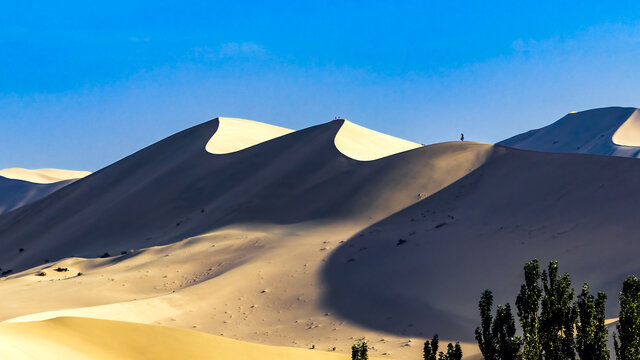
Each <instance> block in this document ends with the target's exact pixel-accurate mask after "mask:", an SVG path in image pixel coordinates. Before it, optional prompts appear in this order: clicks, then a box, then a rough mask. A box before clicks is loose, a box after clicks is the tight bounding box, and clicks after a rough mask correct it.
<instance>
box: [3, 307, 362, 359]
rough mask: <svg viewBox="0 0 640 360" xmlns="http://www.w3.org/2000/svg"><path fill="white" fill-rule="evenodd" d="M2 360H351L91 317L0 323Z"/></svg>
mask: <svg viewBox="0 0 640 360" xmlns="http://www.w3.org/2000/svg"><path fill="white" fill-rule="evenodd" d="M0 358H2V359H5V360H22V359H65V360H68V359H101V360H102V359H118V360H119V359H132V360H133V359H157V360H160V359H167V360H169V359H171V360H173V359H184V360H195V359H203V360H204V359H218V360H236V359H246V360H253V359H255V360H258V359H266V360H280V359H282V360H286V359H291V360H294V359H295V360H297V359H309V360H334V359H335V360H339V359H345V360H346V359H350V358H351V357H350V356H349V355H340V354H335V353H329V352H322V351H317V350H306V349H299V348H291V347H275V346H266V345H258V344H250V343H246V342H241V341H236V340H231V339H226V338H223V337H219V336H213V335H209V334H205V333H202V332H196V331H189V330H180V329H175V328H170V327H164V326H154V325H142V324H134V323H128V322H119V321H108V320H96V319H87V318H72V317H71V318H70V317H67V318H56V319H52V320H47V321H42V322H27V323H17V324H0Z"/></svg>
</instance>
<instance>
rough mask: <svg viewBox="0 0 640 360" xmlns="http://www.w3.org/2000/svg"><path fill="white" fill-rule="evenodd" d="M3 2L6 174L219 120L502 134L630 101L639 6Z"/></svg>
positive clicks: (89, 163)
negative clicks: (339, 119) (338, 120)
mask: <svg viewBox="0 0 640 360" xmlns="http://www.w3.org/2000/svg"><path fill="white" fill-rule="evenodd" d="M528 3H529V4H528V5H522V4H518V2H515V1H505V2H487V1H460V2H455V1H441V2H433V1H432V2H428V1H404V2H402V4H401V5H399V4H397V1H388V2H376V1H362V2H355V1H324V2H316V3H315V4H311V3H308V2H304V1H300V2H294V1H286V2H282V1H268V2H267V1H265V2H257V1H255V2H252V1H246V2H241V1H236V2H232V1H226V2H215V1H172V2H164V1H147V2H136V1H108V2H106V1H105V2H97V1H90V2H89V1H55V2H54V1H29V2H26V1H14V2H8V1H3V2H2V3H0V54H1V56H0V168H5V167H14V166H20V167H28V168H37V167H59V168H71V169H83V170H84V169H86V170H97V169H99V168H102V167H104V166H106V165H108V164H110V163H112V162H114V161H116V160H119V159H120V158H122V157H124V156H126V155H128V154H130V153H132V152H134V151H136V150H138V149H140V148H142V147H144V146H146V145H149V144H151V143H153V142H155V141H157V140H160V139H162V138H164V137H166V136H168V135H171V134H172V133H175V132H177V131H179V130H182V129H184V128H186V127H189V126H192V125H196V124H198V123H201V122H204V121H206V120H208V119H211V118H213V117H216V116H218V115H221V116H234V117H243V118H248V119H253V120H258V121H263V122H267V123H271V124H276V125H280V126H285V127H290V128H293V129H301V128H305V127H307V126H311V125H314V124H318V123H322V122H326V121H328V120H330V119H332V118H333V117H334V116H336V115H339V116H343V117H346V118H348V119H350V120H352V121H354V122H356V123H359V124H361V125H363V126H366V127H369V128H372V129H375V130H378V131H382V132H386V133H389V134H392V135H395V136H399V137H403V138H406V139H409V140H413V141H416V142H420V143H425V144H427V143H434V142H440V141H447V140H453V139H456V138H457V137H458V136H459V133H460V132H464V133H465V136H466V138H467V139H469V140H476V141H482V142H489V143H493V142H497V141H499V140H502V139H503V138H506V137H509V136H511V135H514V134H516V133H520V132H523V131H525V130H528V129H531V128H537V127H540V126H543V125H546V124H548V123H550V122H553V121H555V120H557V119H558V118H560V117H561V116H563V115H564V114H565V113H567V112H569V111H572V110H584V109H589V108H594V107H601V106H609V105H623V106H640V97H639V95H640V17H638V14H640V2H637V1H628V2H627V1H620V2H604V1H581V2H578V1H576V2H573V3H570V2H558V1H553V2H551V1H542V2H528Z"/></svg>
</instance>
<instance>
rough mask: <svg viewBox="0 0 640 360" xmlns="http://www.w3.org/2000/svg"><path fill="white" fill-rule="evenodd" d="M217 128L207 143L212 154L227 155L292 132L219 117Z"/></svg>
mask: <svg viewBox="0 0 640 360" xmlns="http://www.w3.org/2000/svg"><path fill="white" fill-rule="evenodd" d="M214 121H217V122H218V128H217V129H216V132H215V133H214V134H213V136H212V137H211V139H209V141H208V142H207V145H206V150H207V151H208V152H210V153H212V154H228V153H232V152H236V151H240V150H242V149H246V148H248V147H251V146H254V145H257V144H260V143H262V142H265V141H268V140H271V139H273V138H277V137H279V136H282V135H286V134H288V133H290V132H293V130H289V129H285V128H282V127H279V126H274V125H269V124H265V123H261V122H257V121H251V120H245V119H236V118H227V117H219V118H216V119H215V120H214Z"/></svg>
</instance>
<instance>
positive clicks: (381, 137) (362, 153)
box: [334, 120, 422, 161]
mask: <svg viewBox="0 0 640 360" xmlns="http://www.w3.org/2000/svg"><path fill="white" fill-rule="evenodd" d="M334 143H335V145H336V148H337V149H338V150H339V151H340V152H341V153H342V154H344V155H346V156H347V157H349V158H351V159H354V160H360V161H371V160H377V159H381V158H383V157H387V156H391V155H394V154H397V153H400V152H403V151H409V150H413V149H416V148H419V147H420V146H422V145H420V144H416V143H413V142H411V141H407V140H403V139H399V138H397V137H393V136H389V135H387V134H383V133H379V132H377V131H373V130H371V129H367V128H365V127H362V126H360V125H358V124H354V123H352V122H350V121H347V120H344V124H343V125H342V127H340V131H338V133H337V134H336V136H335V138H334Z"/></svg>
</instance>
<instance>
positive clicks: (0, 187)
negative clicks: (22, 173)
mask: <svg viewBox="0 0 640 360" xmlns="http://www.w3.org/2000/svg"><path fill="white" fill-rule="evenodd" d="M73 181H74V180H66V181H59V182H55V183H50V184H37V183H32V182H28V181H23V180H14V179H7V178H5V177H2V176H0V215H2V214H4V213H6V212H9V211H11V210H13V209H17V208H19V207H21V206H24V205H27V204H30V203H32V202H34V201H36V200H39V199H41V198H43V197H45V196H47V195H49V194H51V193H53V192H55V191H57V190H58V189H60V188H62V187H64V186H66V185H68V184H70V183H72V182H73Z"/></svg>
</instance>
